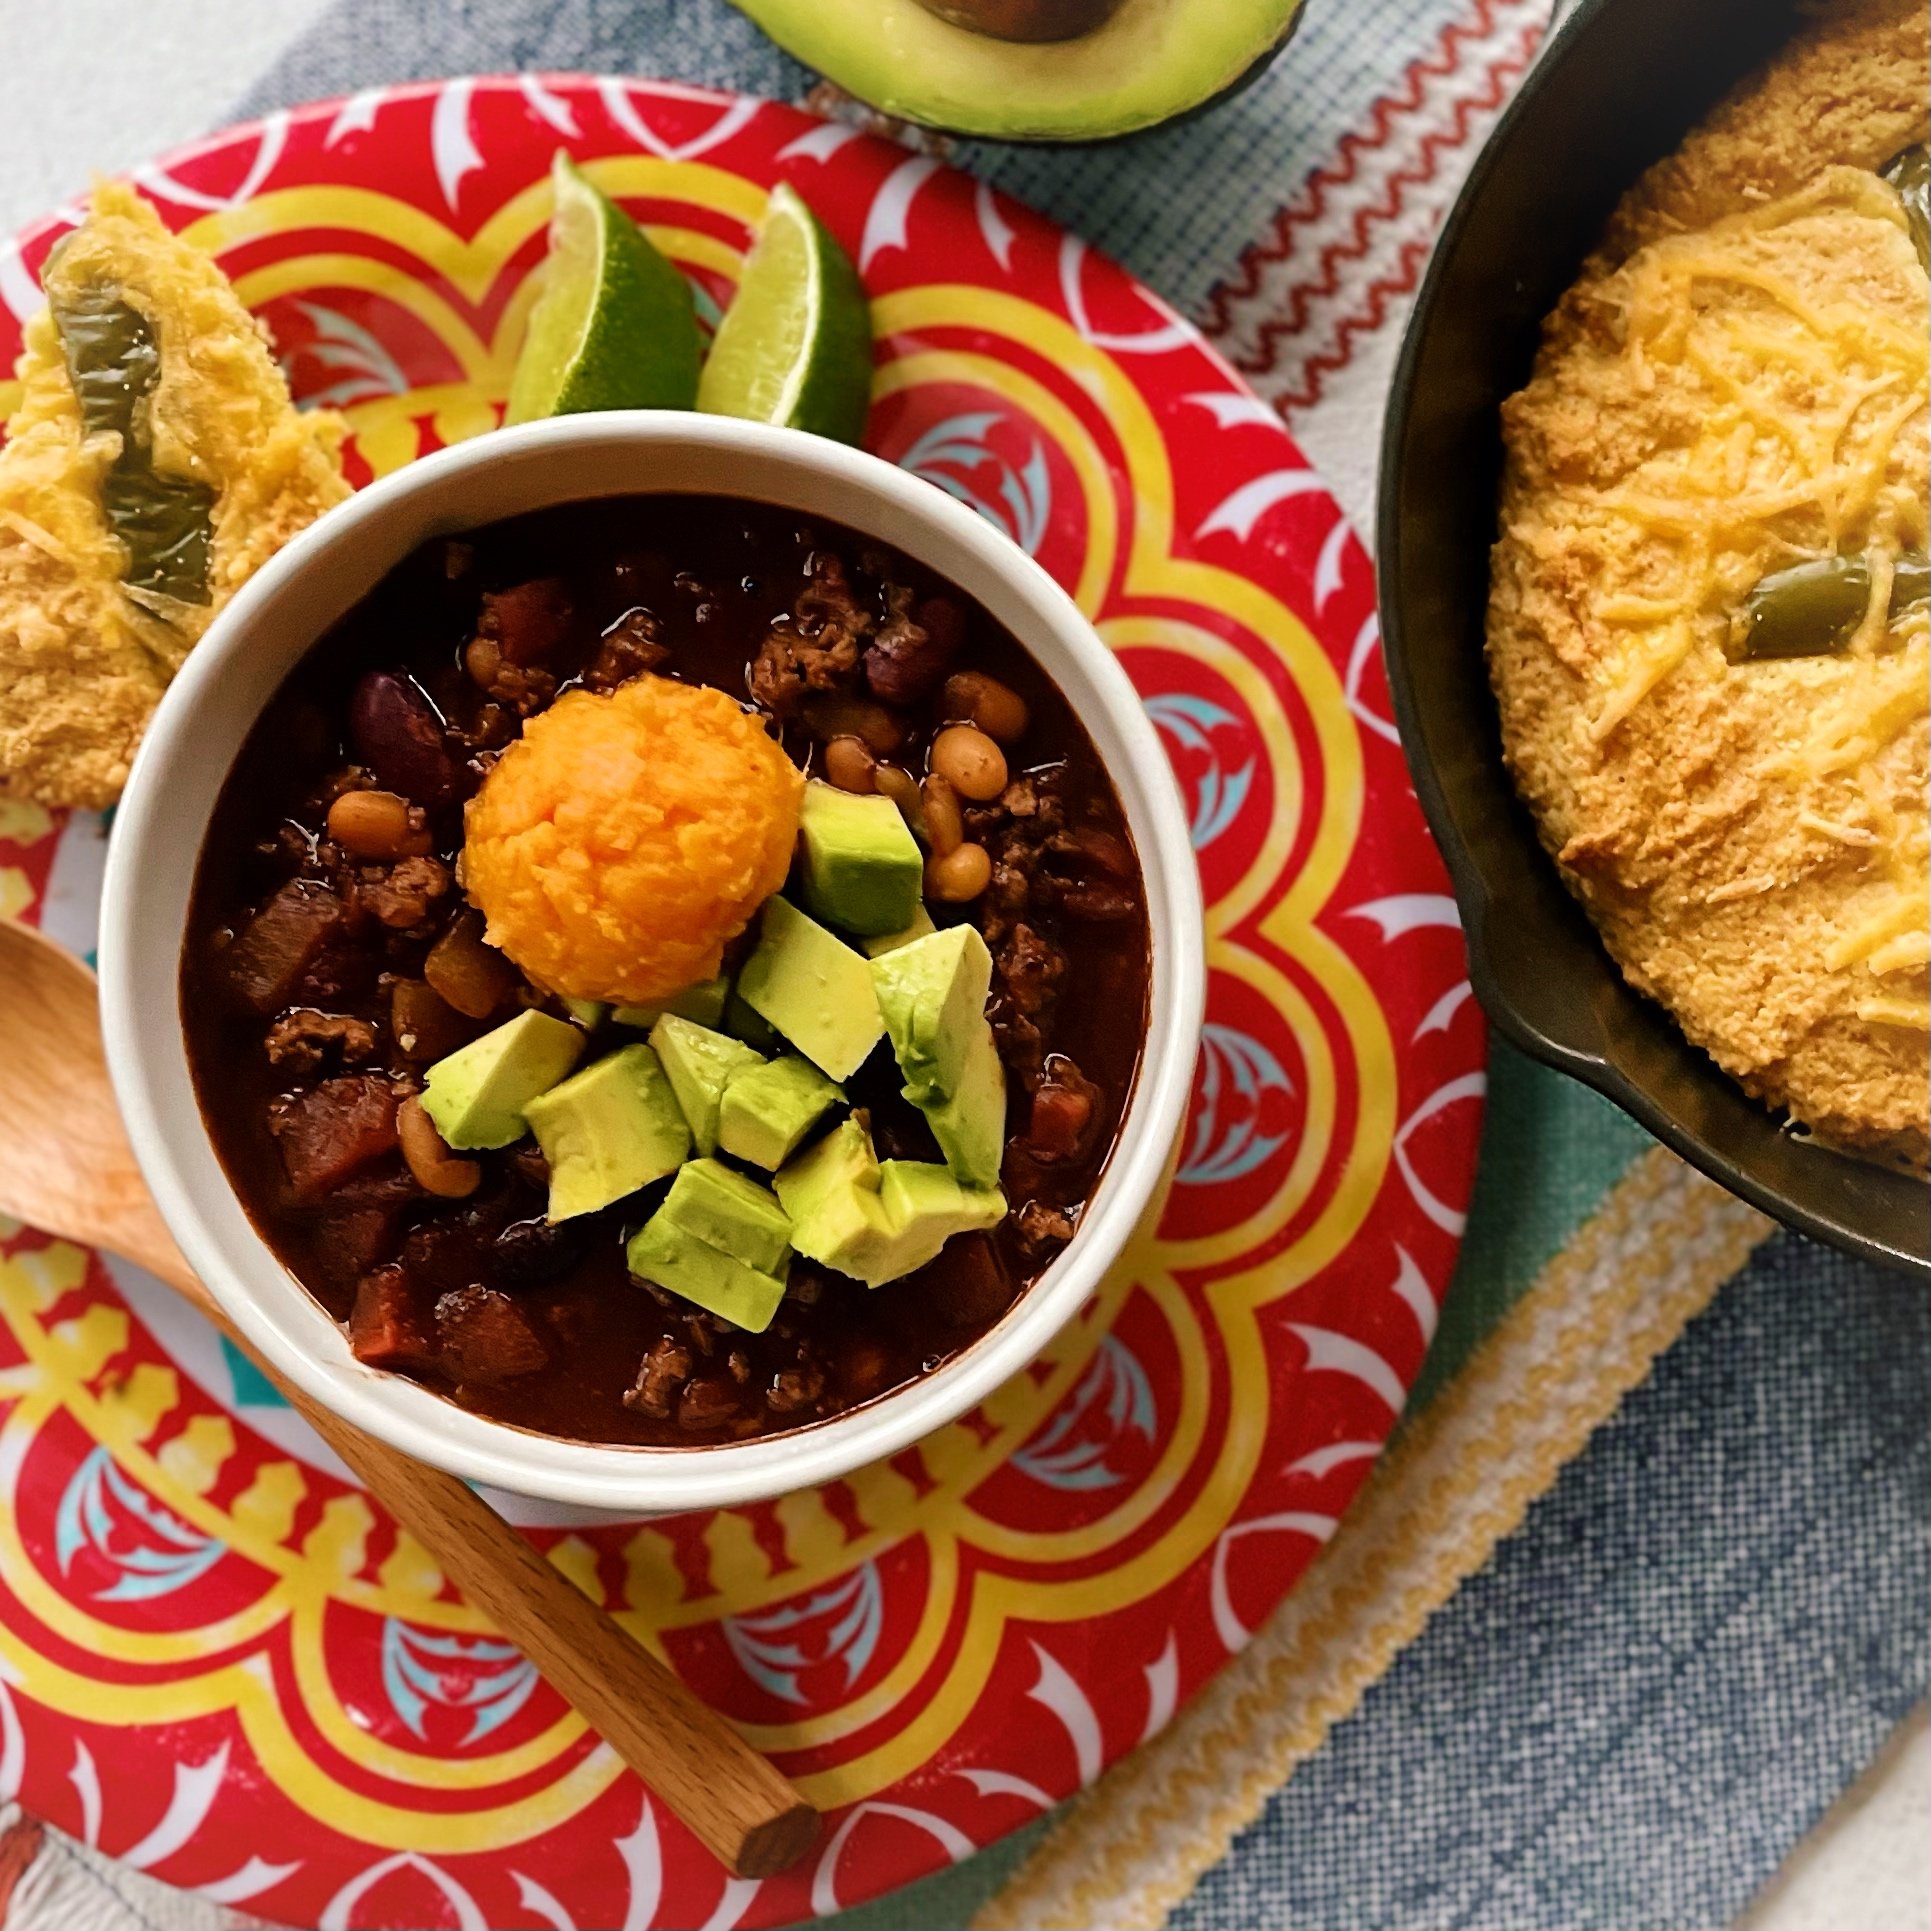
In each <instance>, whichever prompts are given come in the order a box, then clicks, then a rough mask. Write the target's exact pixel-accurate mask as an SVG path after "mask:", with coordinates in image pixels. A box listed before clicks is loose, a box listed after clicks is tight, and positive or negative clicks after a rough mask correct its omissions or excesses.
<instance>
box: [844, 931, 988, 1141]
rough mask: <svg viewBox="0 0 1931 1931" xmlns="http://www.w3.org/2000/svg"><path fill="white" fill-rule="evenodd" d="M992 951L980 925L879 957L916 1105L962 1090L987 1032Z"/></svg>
mask: <svg viewBox="0 0 1931 1931" xmlns="http://www.w3.org/2000/svg"><path fill="white" fill-rule="evenodd" d="M991 985H992V954H991V953H990V952H989V951H987V949H986V942H985V940H984V939H983V938H981V937H980V936H979V930H978V928H977V927H976V926H972V925H951V926H948V927H947V928H946V929H945V930H944V931H943V932H933V933H930V934H928V935H927V936H926V937H925V938H922V939H914V940H913V941H912V943H911V944H910V945H902V946H899V947H898V948H896V949H895V950H894V951H891V952H884V953H881V954H880V955H879V956H878V957H877V958H875V959H874V960H873V961H872V988H873V990H874V991H875V992H876V993H877V995H878V1006H879V1010H880V1011H881V1012H882V1013H883V1014H884V1015H885V1028H886V1031H887V1032H889V1033H890V1034H891V1037H892V1051H893V1052H894V1053H896V1054H897V1055H898V1067H899V1071H900V1072H901V1073H903V1074H904V1075H905V1097H906V1098H907V1099H908V1100H910V1101H911V1102H912V1103H913V1105H915V1106H924V1105H926V1104H927V1103H928V1102H930V1101H933V1100H941V1099H945V1098H948V1097H949V1096H950V1095H951V1094H953V1093H956V1092H957V1091H958V1089H959V1084H960V1081H961V1080H962V1078H963V1077H964V1074H965V1065H966V1058H967V1055H968V1053H969V1052H970V1051H971V1049H972V1046H973V1043H974V1041H975V1040H977V1038H978V1037H979V1035H980V1033H981V1032H982V1031H983V1030H984V1029H985V1023H986V1016H985V1015H986V994H987V992H988V991H989V990H990V988H991Z"/></svg>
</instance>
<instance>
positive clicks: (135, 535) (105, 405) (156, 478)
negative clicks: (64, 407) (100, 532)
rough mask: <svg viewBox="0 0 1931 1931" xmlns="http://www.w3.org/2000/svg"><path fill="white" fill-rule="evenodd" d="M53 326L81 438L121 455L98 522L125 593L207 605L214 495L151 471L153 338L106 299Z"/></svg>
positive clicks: (64, 311)
mask: <svg viewBox="0 0 1931 1931" xmlns="http://www.w3.org/2000/svg"><path fill="white" fill-rule="evenodd" d="M54 326H55V328H56V329H57V330H58V331H59V334H60V346H61V352H62V354H63V356H64V357H65V358H66V362H67V374H68V377H69V379H70V380H71V381H72V383H73V385H74V394H75V397H76V398H77V400H78V401H79V403H80V419H81V428H82V430H83V432H84V433H85V434H87V435H90V436H94V435H100V434H102V433H103V432H110V431H111V432H112V433H113V434H115V435H118V436H119V437H120V439H121V452H120V454H119V455H118V456H116V457H115V459H114V461H113V464H112V465H111V467H110V468H109V469H108V472H107V474H106V476H105V477H103V478H102V480H101V513H102V514H103V515H104V516H105V517H106V519H107V525H108V528H109V529H111V530H112V531H113V532H114V534H115V535H116V536H118V537H119V538H120V539H121V541H122V542H123V543H125V544H126V545H127V553H128V566H127V573H126V576H125V578H124V581H125V582H126V584H127V586H128V588H129V589H130V590H136V591H146V592H148V593H149V594H151V595H154V596H158V597H169V598H173V599H174V600H175V601H177V602H179V603H207V602H208V601H209V592H208V552H209V547H210V543H211V540H212V524H211V521H210V518H211V514H212V512H213V509H214V501H215V493H214V491H213V490H211V489H209V488H208V487H207V486H206V485H205V484H203V483H197V482H194V481H193V480H191V479H190V478H187V477H181V476H169V475H165V474H163V473H162V472H161V471H160V470H158V469H156V468H155V466H154V452H153V446H152V441H151V437H150V435H149V429H148V404H149V402H150V400H151V398H152V396H153V394H154V388H155V384H156V383H157V382H158V381H159V380H160V375H161V352H160V348H159V346H158V345H157V343H156V342H155V339H154V331H153V329H152V328H151V327H150V326H149V325H148V321H147V318H146V317H145V316H143V315H142V314H141V313H140V311H139V310H137V309H135V308H133V307H131V306H130V305H129V304H128V303H126V302H124V301H122V300H121V299H120V298H119V297H118V296H117V295H115V294H114V293H113V291H112V290H110V289H105V288H88V289H84V290H82V291H81V292H80V293H79V294H78V295H76V296H74V297H73V298H72V299H71V300H66V301H59V302H56V303H55V304H54Z"/></svg>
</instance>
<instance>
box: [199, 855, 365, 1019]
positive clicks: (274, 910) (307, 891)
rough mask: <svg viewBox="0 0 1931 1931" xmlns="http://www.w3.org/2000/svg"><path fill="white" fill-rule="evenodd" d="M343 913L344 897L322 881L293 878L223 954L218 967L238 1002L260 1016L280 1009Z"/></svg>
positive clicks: (335, 927) (342, 916)
mask: <svg viewBox="0 0 1931 1931" xmlns="http://www.w3.org/2000/svg"><path fill="white" fill-rule="evenodd" d="M344 916H345V907H344V906H343V904H342V901H341V900H340V899H339V898H337V897H336V895H335V894H334V893H333V892H331V891H330V890H329V888H328V887H327V886H326V885H321V884H317V883H316V881H315V880H313V879H306V878H291V879H290V880H289V881H288V883H287V884H286V885H284V886H283V887H282V888H281V890H280V891H278V892H277V893H276V894H275V896H274V897H273V898H271V899H270V900H269V901H268V902H267V903H266V904H265V905H264V906H263V907H262V908H261V910H260V911H258V912H257V913H256V914H255V916H254V917H253V918H252V919H250V920H249V921H248V923H247V924H246V925H245V926H244V927H243V928H242V929H241V931H240V932H238V933H237V934H236V935H235V938H234V941H233V943H232V944H230V946H229V947H228V949H227V950H226V951H225V952H223V953H222V954H221V969H222V971H223V972H224V973H225V974H226V975H227V979H228V983H229V984H230V985H231V986H232V987H233V988H234V989H235V993H236V995H237V996H238V997H239V998H240V999H241V1001H242V1003H243V1004H244V1005H246V1006H249V1007H251V1008H252V1009H253V1010H254V1011H256V1012H258V1013H262V1014H264V1015H265V1014H268V1013H271V1012H278V1011H280V1009H281V1008H282V1007H283V1006H285V1005H287V1004H288V1001H289V998H290V996H291V995H292V994H293V992H294V990H295V988H296V986H297V985H299V984H300V983H301V978H302V975H303V974H304V973H305V972H307V970H308V969H309V967H310V966H311V965H313V964H314V963H315V959H316V955H317V954H318V953H320V951H321V950H322V948H323V947H324V946H325V945H326V944H327V943H328V942H329V940H330V939H331V938H333V937H334V936H335V933H336V931H337V930H338V928H339V927H340V926H341V923H342V920H343V918H344Z"/></svg>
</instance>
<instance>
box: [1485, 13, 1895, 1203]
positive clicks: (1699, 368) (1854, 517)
mask: <svg viewBox="0 0 1931 1931" xmlns="http://www.w3.org/2000/svg"><path fill="white" fill-rule="evenodd" d="M1928 98H1931V56H1928V55H1927V34H1926V17H1925V13H1924V9H1923V7H1922V5H1921V4H1919V3H1918V0H1909V3H1908V4H1902V5H1900V4H1897V0H1863V3H1862V4H1849V5H1843V6H1839V7H1836V8H1834V9H1833V10H1832V11H1831V12H1830V14H1829V15H1828V16H1827V17H1819V18H1818V19H1817V20H1816V21H1815V23H1814V24H1813V25H1811V26H1810V27H1809V28H1808V29H1807V30H1806V31H1805V32H1804V33H1803V34H1801V35H1800V36H1799V38H1798V39H1797V40H1796V41H1795V42H1793V43H1792V45H1791V46H1790V47H1788V48H1787V49H1786V50H1785V52H1784V53H1783V54H1782V55H1781V56H1780V58H1779V59H1778V60H1777V61H1776V62H1774V63H1773V64H1772V65H1771V66H1770V67H1769V68H1768V69H1766V70H1765V71H1764V72H1763V73H1761V74H1760V75H1758V76H1757V77H1756V78H1755V79H1753V80H1752V81H1750V82H1749V83H1747V84H1746V85H1745V86H1744V87H1743V88H1742V89H1741V90H1739V91H1738V92H1737V93H1736V94H1734V95H1733V96H1732V97H1731V98H1730V99H1729V100H1727V101H1726V102H1725V103H1724V104H1723V105H1722V106H1721V107H1719V108H1718V109H1717V110H1716V112H1715V113H1714V114H1713V115H1712V116H1711V117H1710V118H1709V119H1708V120H1707V121H1706V122H1705V123H1704V124H1703V126H1702V127H1700V128H1699V129H1698V130H1697V131H1696V132H1695V133H1693V134H1692V135H1691V136H1690V137H1689V139H1688V140H1687V141H1685V143H1684V144H1683V146H1682V147H1681V148H1680V149H1679V150H1678V151H1677V152H1676V153H1675V154H1674V155H1672V156H1671V157H1670V158H1668V159H1667V160H1665V161H1663V162H1661V163H1659V164H1658V165H1657V166H1656V167H1654V168H1653V169H1651V170H1650V172H1649V173H1648V174H1647V175H1646V176H1645V177H1644V178H1643V179H1642V180H1641V181H1640V182H1639V183H1638V184H1637V185H1636V187H1635V188H1634V189H1633V190H1632V192H1631V193H1630V194H1629V195H1628V196H1627V197H1626V198H1625V200H1624V202H1623V204H1622V206H1621V207H1620V208H1619V209H1618V211H1617V213H1616V215H1615V217H1614V219H1613V220H1612V221H1611V223H1610V226H1609V229H1608V233H1607V236H1606V239H1605V241H1604V243H1603V245H1602V247H1601V248H1600V249H1599V250H1598V252H1597V253H1596V254H1595V255H1594V256H1593V257H1592V258H1591V260H1590V261H1589V262H1588V263H1587V265H1586V266H1585V269H1584V272H1583V274H1582V276H1581V278H1580V279H1579V280H1578V281H1577V283H1576V284H1575V286H1574V287H1573V288H1571V289H1570V291H1569V292H1568V294H1567V295H1566V296H1565V297H1564V298H1563V300H1562V302H1561V304H1560V305H1559V307H1558V308H1557V309H1556V311H1555V313H1554V314H1553V315H1552V316H1551V317H1550V319H1549V322H1548V324H1547V326H1546V331H1545V337H1544V342H1543V346H1542V350H1541V353H1540V355H1539V357H1538V359H1537V363H1536V368H1535V372H1534V376H1533V379H1532V380H1531V381H1530V383H1529V385H1528V387H1527V388H1526V389H1524V390H1523V391H1522V393H1521V394H1519V395H1517V396H1515V397H1514V398H1512V399H1511V400H1510V402H1509V403H1508V404H1507V405H1506V406H1505V409H1504V412H1503V419H1504V438H1505V444H1506V454H1507V463H1506V470H1505V476H1504V482H1503V491H1502V514H1501V536H1500V539H1499V541H1498V542H1497V544H1496V546H1495V550H1494V556H1493V571H1492V579H1491V592H1490V602H1489V615H1488V654H1489V665H1490V671H1491V675H1492V677H1493V681H1494V685H1495V689H1496V693H1497V696H1498V699H1499V701H1500V706H1501V714H1502V727H1503V740H1504V746H1505V750H1506V753H1507V756H1508V760H1509V764H1510V766H1511V769H1512V771H1513V773H1514V775H1515V778H1516V782H1517V784H1518V786H1519V788H1520V789H1521V792H1522V794H1523V796H1524V798H1525V799H1526V800H1527V802H1528V804H1529V806H1530V808H1531V810H1532V812H1533V813H1534V816H1535V818H1536V821H1537V824H1538V827H1539V829H1540V832H1541V835H1542V839H1543V842H1544V843H1545V844H1546V845H1547V846H1548V848H1549V850H1550V851H1551V852H1552V853H1553V854H1554V856H1555V857H1556V859H1557V860H1558V862H1559V864H1560V865H1561V868H1562V871H1563V875H1564V877H1565V878H1566V880H1567V881H1568V883H1569V884H1570V885H1571V887H1572V888H1573V889H1574V890H1575V891H1576V893H1577V894H1578V895H1579V897H1580V898H1581V899H1582V901H1583V903H1584V905H1585V906H1586V907H1587V908H1588V910H1589V912H1590V914H1591V916H1592V917H1593V918H1594V920H1595V922H1596V924H1597V926H1598V927H1599V929H1600V930H1601V932H1602V935H1603V938H1604V940H1605V941H1606V943H1607V945H1608V947H1609V949H1610V951H1611V953H1612V954H1613V955H1614V956H1615V958H1616V959H1617V961H1618V963H1619V964H1620V965H1621V967H1622V969H1623V971H1624V973H1625V975H1626V976H1627V977H1628V979H1629V980H1630V982H1631V983H1632V984H1633V985H1635V986H1636V987H1638V988H1639V989H1640V990H1642V991H1643V992H1646V993H1648V994H1650V995H1652V996H1653V997H1655V998H1656V999H1658V1000H1660V1001H1661V1002H1662V1003H1663V1004H1664V1005H1665V1006H1666V1007H1668V1008H1669V1010H1670V1011H1671V1012H1672V1013H1673V1014H1674V1015H1675V1017H1676V1019H1677V1020H1678V1022H1679V1023H1680V1024H1681V1025H1682V1027H1683V1029H1684V1031H1685V1032H1686V1033H1687V1034H1688V1035H1689V1036H1690V1038H1691V1039H1693V1040H1694V1041H1696V1043H1697V1044H1698V1045H1700V1046H1701V1047H1703V1048H1704V1049H1705V1050H1706V1051H1708V1052H1709V1053H1710V1054H1711V1056H1712V1057H1713V1058H1715V1059H1716V1060H1717V1062H1718V1063H1719V1064H1720V1065H1722V1066H1723V1067H1724V1068H1725V1069H1726V1070H1727V1071H1729V1072H1730V1073H1731V1074H1732V1075H1733V1076H1735V1077H1736V1078H1737V1079H1738V1080H1740V1081H1741V1082H1742V1083H1743V1085H1744V1086H1745V1087H1746V1088H1747V1089H1748V1090H1749V1091H1750V1092H1751V1093H1753V1094H1755V1095H1756V1096H1758V1097H1759V1098H1761V1099H1762V1100H1764V1101H1765V1102H1766V1103H1768V1104H1769V1105H1772V1106H1775V1107H1779V1108H1785V1109H1787V1110H1788V1111H1789V1113H1790V1114H1791V1116H1792V1117H1793V1119H1794V1120H1796V1121H1797V1122H1799V1123H1801V1124H1803V1125H1804V1126H1806V1127H1808V1128H1809V1129H1811V1130H1812V1131H1813V1132H1815V1133H1816V1134H1817V1135H1818V1136H1819V1137H1821V1138H1824V1139H1827V1140H1829V1141H1831V1142H1833V1143H1835V1144H1838V1145H1840V1146H1844V1147H1847V1148H1851V1149H1855V1150H1858V1151H1861V1152H1865V1153H1868V1154H1871V1155H1874V1156H1878V1157H1881V1158H1887V1159H1892V1160H1899V1161H1902V1162H1904V1163H1906V1164H1908V1165H1910V1166H1913V1167H1915V1168H1918V1169H1922V1168H1923V1167H1924V1166H1925V1163H1926V1157H1927V1150H1928V1146H1931V1135H1928V1133H1927V1111H1928V1110H1931V1067H1928V1064H1927V1037H1928V1035H1927V1026H1928V1024H1931V1008H1928V1006H1927V960H1928V959H1931V932H1928V930H1927V927H1928V925H1931V919H1928V917H1927V909H1928V907H1927V825H1926V777H1927V773H1926V765H1927V730H1926V717H1927V708H1928V705H1927V699H1928V697H1931V668H1928V660H1927V616H1926V602H1925V594H1924V592H1925V562H1924V553H1925V548H1926V521H1927V506H1926V494H1927V490H1926V470H1927V410H1926V362H1927V337H1928V335H1931V311H1928V307H1927V290H1928V288H1931V284H1928V283H1927V276H1926V266H1925V260H1924V254H1923V250H1924V247H1925V241H1924V234H1923V228H1922V215H1921V212H1920V213H1919V214H1918V215H1917V217H1916V225H1915V226H1914V217H1913V214H1912V210H1911V201H1912V193H1911V187H1910V181H1909V174H1908V170H1909V169H1910V167H1911V166H1912V165H1913V159H1912V157H1911V156H1910V155H1909V154H1908V151H1909V150H1911V149H1912V148H1913V147H1914V146H1915V147H1918V148H1919V150H1920V154H1919V156H1918V157H1917V159H1918V160H1920V161H1921V146H1922V144H1923V143H1924V142H1925V139H1926V133H1927V99H1928ZM1901 155H1903V156H1905V159H1904V162H1903V167H1902V170H1901V169H1900V167H1899V166H1898V165H1895V164H1896V163H1897V162H1898V158H1899V157H1900V156H1901ZM1887 173H1888V175H1889V177H1890V178H1889V179H1887V178H1885V176H1886V174H1887ZM1893 182H1901V183H1902V190H1903V191H1900V187H1898V186H1894V185H1893ZM1922 193H1923V190H1922V186H1921V184H1920V185H1919V186H1918V187H1917V189H1916V198H1917V202H1918V207H1919V209H1920V210H1921V207H1922Z"/></svg>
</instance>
